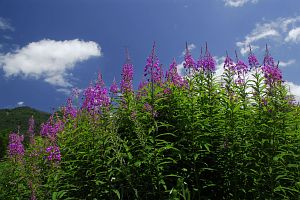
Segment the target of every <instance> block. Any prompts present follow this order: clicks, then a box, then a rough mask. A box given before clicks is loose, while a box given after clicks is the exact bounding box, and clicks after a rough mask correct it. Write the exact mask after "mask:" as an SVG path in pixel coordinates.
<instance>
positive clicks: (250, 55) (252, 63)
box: [248, 46, 259, 68]
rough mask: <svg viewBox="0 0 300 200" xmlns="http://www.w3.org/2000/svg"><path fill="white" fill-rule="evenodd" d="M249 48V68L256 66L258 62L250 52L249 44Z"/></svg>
mask: <svg viewBox="0 0 300 200" xmlns="http://www.w3.org/2000/svg"><path fill="white" fill-rule="evenodd" d="M249 48H250V53H249V56H248V62H249V65H250V67H251V68H255V67H258V66H259V62H258V60H257V58H256V56H255V55H254V54H253V53H252V50H251V46H249Z"/></svg>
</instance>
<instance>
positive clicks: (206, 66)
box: [203, 43, 216, 72]
mask: <svg viewBox="0 0 300 200" xmlns="http://www.w3.org/2000/svg"><path fill="white" fill-rule="evenodd" d="M203 71H204V72H215V71H216V61H215V60H214V58H213V57H212V56H211V54H210V53H209V51H208V48H207V43H206V50H205V55H204V59H203Z"/></svg>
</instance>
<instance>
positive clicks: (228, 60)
mask: <svg viewBox="0 0 300 200" xmlns="http://www.w3.org/2000/svg"><path fill="white" fill-rule="evenodd" d="M224 69H225V70H229V71H232V72H235V64H234V62H233V61H232V59H231V58H230V57H229V56H228V53H227V52H226V58H225V61H224Z"/></svg>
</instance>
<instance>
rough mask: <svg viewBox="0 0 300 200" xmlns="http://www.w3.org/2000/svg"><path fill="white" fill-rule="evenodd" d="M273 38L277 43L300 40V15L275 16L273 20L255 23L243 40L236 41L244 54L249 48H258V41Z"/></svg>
mask: <svg viewBox="0 0 300 200" xmlns="http://www.w3.org/2000/svg"><path fill="white" fill-rule="evenodd" d="M266 39H268V40H270V39H271V40H273V41H276V42H277V43H278V44H284V43H286V42H299V41H300V16H296V17H289V18H283V17H280V18H277V19H276V20H274V21H269V22H263V23H257V24H256V25H255V28H254V29H253V30H252V31H251V32H250V33H249V34H248V35H246V36H245V38H244V40H242V41H239V42H237V43H236V45H237V47H239V48H240V52H241V54H243V55H245V54H246V53H247V52H248V50H249V45H251V46H252V49H257V48H258V43H259V41H263V40H266Z"/></svg>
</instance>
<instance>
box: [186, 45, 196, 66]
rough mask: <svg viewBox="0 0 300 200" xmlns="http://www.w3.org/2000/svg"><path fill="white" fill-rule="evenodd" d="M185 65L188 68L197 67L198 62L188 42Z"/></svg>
mask: <svg viewBox="0 0 300 200" xmlns="http://www.w3.org/2000/svg"><path fill="white" fill-rule="evenodd" d="M183 67H184V68H187V69H196V63H195V61H194V59H193V57H192V55H191V53H190V50H189V48H188V44H187V43H186V44H185V55H184V63H183Z"/></svg>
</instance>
